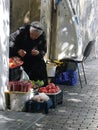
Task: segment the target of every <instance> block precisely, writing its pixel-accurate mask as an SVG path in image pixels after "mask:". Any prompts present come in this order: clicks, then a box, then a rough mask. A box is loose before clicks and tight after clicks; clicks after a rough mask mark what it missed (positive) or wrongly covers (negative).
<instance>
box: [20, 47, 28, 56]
mask: <svg viewBox="0 0 98 130" xmlns="http://www.w3.org/2000/svg"><path fill="white" fill-rule="evenodd" d="M26 53H27V52H26V51H25V50H23V49H20V50H19V51H18V54H19V55H20V56H21V57H24V56H25V55H26Z"/></svg>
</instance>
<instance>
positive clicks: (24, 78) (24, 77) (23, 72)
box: [20, 67, 30, 81]
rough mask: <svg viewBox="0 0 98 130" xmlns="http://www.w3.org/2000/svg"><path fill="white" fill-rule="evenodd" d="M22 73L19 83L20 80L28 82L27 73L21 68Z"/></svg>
mask: <svg viewBox="0 0 98 130" xmlns="http://www.w3.org/2000/svg"><path fill="white" fill-rule="evenodd" d="M21 70H22V73H21V78H20V81H22V80H30V79H29V76H28V75H27V73H26V72H25V71H24V69H23V68H22V67H21Z"/></svg>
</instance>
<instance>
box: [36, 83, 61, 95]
mask: <svg viewBox="0 0 98 130" xmlns="http://www.w3.org/2000/svg"><path fill="white" fill-rule="evenodd" d="M38 91H39V92H44V93H57V92H59V91H60V88H59V86H57V85H55V84H54V83H49V84H48V85H47V86H46V87H41V88H39V89H38Z"/></svg>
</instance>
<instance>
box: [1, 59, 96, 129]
mask: <svg viewBox="0 0 98 130" xmlns="http://www.w3.org/2000/svg"><path fill="white" fill-rule="evenodd" d="M97 64H98V59H93V60H91V61H88V62H87V63H85V69H86V75H87V81H88V84H87V85H86V84H85V83H84V79H83V76H82V73H81V76H82V80H83V81H82V84H83V88H81V87H80V84H79V83H78V85H77V86H64V85H62V86H61V89H62V90H63V103H62V104H59V105H58V106H57V107H56V108H55V109H50V110H49V113H48V114H46V115H45V114H42V113H25V112H14V111H0V119H1V120H0V130H98V65H97Z"/></svg>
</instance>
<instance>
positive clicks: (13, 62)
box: [9, 57, 23, 69]
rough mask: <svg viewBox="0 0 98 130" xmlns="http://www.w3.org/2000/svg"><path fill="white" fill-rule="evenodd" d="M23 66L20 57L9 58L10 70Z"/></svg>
mask: <svg viewBox="0 0 98 130" xmlns="http://www.w3.org/2000/svg"><path fill="white" fill-rule="evenodd" d="M22 64H23V61H22V60H21V59H20V58H19V57H12V58H9V68H10V69H13V68H16V67H18V66H21V65H22Z"/></svg>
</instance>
